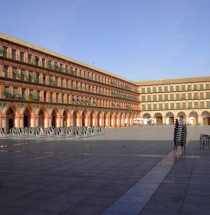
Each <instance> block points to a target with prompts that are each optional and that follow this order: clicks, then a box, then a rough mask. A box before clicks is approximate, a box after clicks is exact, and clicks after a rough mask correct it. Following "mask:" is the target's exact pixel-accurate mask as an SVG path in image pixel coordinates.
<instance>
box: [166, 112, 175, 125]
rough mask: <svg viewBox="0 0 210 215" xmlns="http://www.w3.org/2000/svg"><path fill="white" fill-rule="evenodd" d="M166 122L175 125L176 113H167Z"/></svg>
mask: <svg viewBox="0 0 210 215" xmlns="http://www.w3.org/2000/svg"><path fill="white" fill-rule="evenodd" d="M166 124H167V125H173V124H174V115H173V113H167V114H166Z"/></svg>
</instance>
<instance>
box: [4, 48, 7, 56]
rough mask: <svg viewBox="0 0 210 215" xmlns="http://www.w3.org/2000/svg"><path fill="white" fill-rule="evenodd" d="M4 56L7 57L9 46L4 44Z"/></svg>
mask: <svg viewBox="0 0 210 215" xmlns="http://www.w3.org/2000/svg"><path fill="white" fill-rule="evenodd" d="M3 57H7V47H5V46H3Z"/></svg>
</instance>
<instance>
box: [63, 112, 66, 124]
mask: <svg viewBox="0 0 210 215" xmlns="http://www.w3.org/2000/svg"><path fill="white" fill-rule="evenodd" d="M66 127H67V112H66V111H64V112H63V128H66Z"/></svg>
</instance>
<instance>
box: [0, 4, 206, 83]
mask: <svg viewBox="0 0 210 215" xmlns="http://www.w3.org/2000/svg"><path fill="white" fill-rule="evenodd" d="M0 8H1V9H0V11H1V12H0V14H1V16H0V17H1V18H0V20H1V21H0V32H2V33H4V34H7V35H10V36H14V37H16V38H19V39H22V40H25V41H27V42H30V43H32V44H35V45H38V46H41V47H43V48H46V49H49V50H52V51H55V52H57V53H60V54H63V55H65V56H68V57H70V58H73V59H76V60H79V61H81V62H84V63H87V64H90V65H92V66H96V67H99V68H101V69H104V70H106V71H108V72H111V73H114V74H117V75H119V76H121V77H124V78H127V79H129V80H133V81H137V80H153V79H167V78H181V77H195V76H209V75H210V0H0Z"/></svg>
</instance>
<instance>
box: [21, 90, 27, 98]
mask: <svg viewBox="0 0 210 215" xmlns="http://www.w3.org/2000/svg"><path fill="white" fill-rule="evenodd" d="M22 99H26V89H25V88H22Z"/></svg>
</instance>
